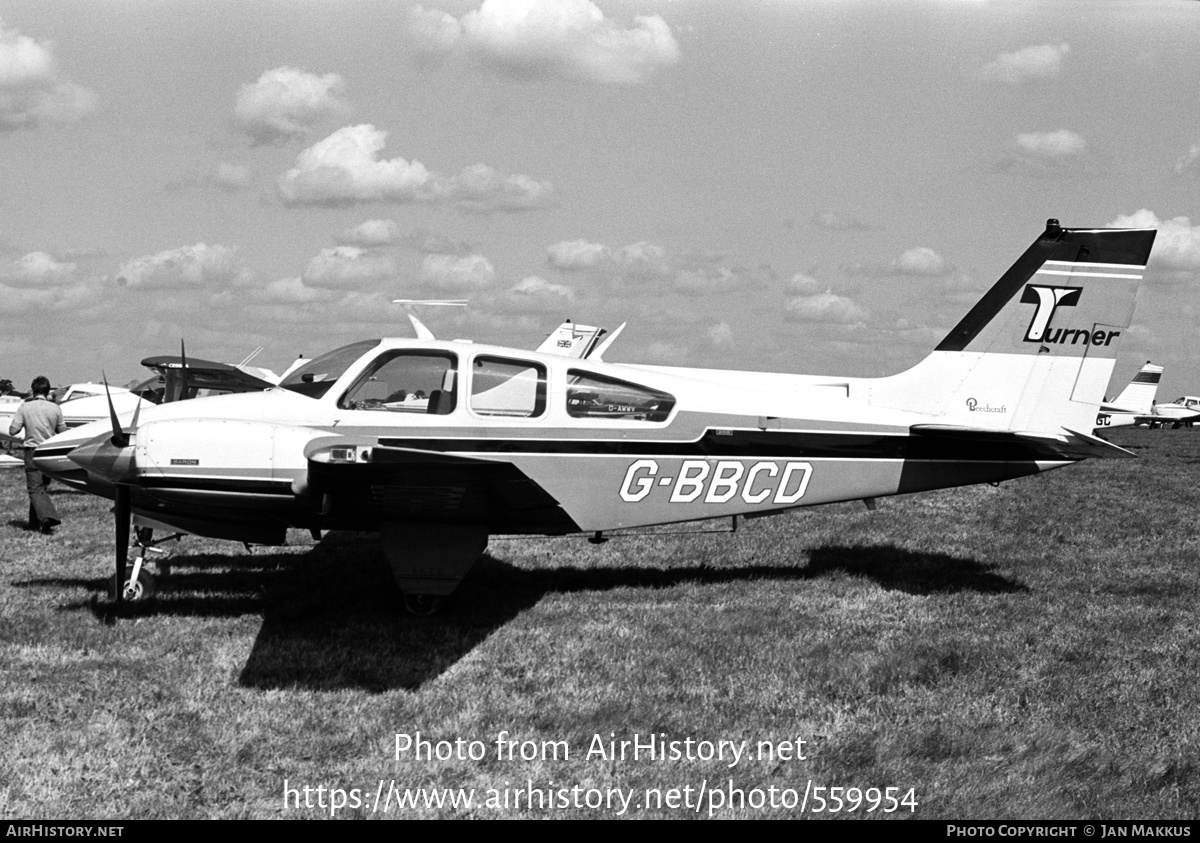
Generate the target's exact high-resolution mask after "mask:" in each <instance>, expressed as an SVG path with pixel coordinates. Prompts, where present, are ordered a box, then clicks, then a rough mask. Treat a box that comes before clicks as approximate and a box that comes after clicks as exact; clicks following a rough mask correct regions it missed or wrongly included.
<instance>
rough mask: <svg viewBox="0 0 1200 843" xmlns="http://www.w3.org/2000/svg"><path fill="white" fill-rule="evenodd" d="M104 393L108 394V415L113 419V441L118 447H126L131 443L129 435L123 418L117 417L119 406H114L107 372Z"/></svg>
mask: <svg viewBox="0 0 1200 843" xmlns="http://www.w3.org/2000/svg"><path fill="white" fill-rule="evenodd" d="M101 374H104V373H101ZM104 394H105V395H106V396H108V417H109V418H110V419H111V420H112V430H113V435H112V443H113V444H114V445H116V446H117V447H118V448H124V447H125V446H126V445H128V444H129V437H128V436H126V435H125V431H124V430H122V429H121V420H120V419H118V418H117V408H116V407H114V406H113V400H112V393H111V392H109V391H108V375H106V374H104Z"/></svg>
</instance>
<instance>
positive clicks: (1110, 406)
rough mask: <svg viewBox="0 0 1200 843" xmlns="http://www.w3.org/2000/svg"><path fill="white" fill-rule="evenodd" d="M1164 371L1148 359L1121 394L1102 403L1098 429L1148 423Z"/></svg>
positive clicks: (1097, 416) (1098, 417)
mask: <svg viewBox="0 0 1200 843" xmlns="http://www.w3.org/2000/svg"><path fill="white" fill-rule="evenodd" d="M1162 373H1163V367H1162V366H1155V365H1154V364H1153V363H1151V362H1150V361H1149V360H1147V361H1146V365H1144V366H1142V368H1141V369H1139V370H1138V373H1137V374H1136V375H1134V376H1133V380H1131V381H1130V382H1129V384H1128V386H1126V387H1125V389H1123V390H1121V394H1120V395H1118V396H1117V397H1116V398H1115V399H1113V400H1112V401H1111V402H1109V401H1106V402H1105V403H1104V404H1102V405H1100V412H1099V413H1098V414H1097V415H1096V430H1097V431H1100V430H1104V429H1106V428H1112V427H1128V426H1129V425H1134V424H1147V421H1145V417H1146V416H1149V415H1150V414H1151V413H1152V412H1154V397H1155V396H1156V395H1157V394H1158V382H1159V381H1160V380H1162Z"/></svg>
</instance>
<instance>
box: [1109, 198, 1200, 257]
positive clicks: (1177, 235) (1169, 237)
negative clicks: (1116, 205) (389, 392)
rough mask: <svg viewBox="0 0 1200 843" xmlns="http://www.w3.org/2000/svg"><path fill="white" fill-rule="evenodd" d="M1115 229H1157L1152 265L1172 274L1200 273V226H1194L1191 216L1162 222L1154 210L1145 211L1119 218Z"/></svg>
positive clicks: (1115, 221)
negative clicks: (1199, 271)
mask: <svg viewBox="0 0 1200 843" xmlns="http://www.w3.org/2000/svg"><path fill="white" fill-rule="evenodd" d="M1109 225H1110V226H1113V227H1115V228H1156V229H1158V234H1157V235H1156V236H1155V238H1154V248H1153V250H1152V251H1151V252H1150V263H1149V266H1152V267H1156V268H1158V269H1165V270H1168V271H1172V272H1196V271H1197V270H1200V225H1192V221H1191V219H1190V218H1189V217H1174V218H1173V219H1169V220H1163V219H1159V218H1158V215H1157V214H1155V213H1154V212H1153V211H1148V210H1146V209H1145V208H1143V209H1141V210H1140V211H1134V212H1133V213H1132V214H1129V215H1126V216H1119V217H1117V218H1116V219H1115V220H1113V221H1112V222H1111V223H1109Z"/></svg>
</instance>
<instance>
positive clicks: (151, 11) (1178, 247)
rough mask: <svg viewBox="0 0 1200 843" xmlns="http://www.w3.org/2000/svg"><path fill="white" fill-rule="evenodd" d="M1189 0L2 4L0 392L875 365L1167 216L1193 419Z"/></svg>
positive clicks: (1193, 139) (1198, 306)
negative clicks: (404, 354) (359, 345)
mask: <svg viewBox="0 0 1200 843" xmlns="http://www.w3.org/2000/svg"><path fill="white" fill-rule="evenodd" d="M1197 43H1200V2H1197V0H1082V2H1071V0H1040V1H1039V2H1033V1H1032V0H1031V1H1030V2H1016V1H1014V0H1009V1H1007V2H1006V1H1005V0H878V1H877V2H871V1H870V0H803V1H801V0H743V2H732V0H628V2H625V1H624V0H622V1H621V2H607V1H606V0H596V1H595V2H593V1H592V0H509V1H508V2H497V0H483V2H480V0H469V1H466V2H458V0H428V1H427V2H426V3H423V4H420V5H418V4H415V3H411V2H403V1H402V0H206V2H204V3H193V2H186V1H185V0H120V2H117V0H4V2H3V3H0V377H6V378H11V379H12V380H13V381H14V382H15V383H16V384H17V386H18V387H26V386H27V384H28V383H29V381H30V380H31V379H32V378H33V377H34V376H35V375H39V374H45V375H47V376H48V377H49V378H50V379H51V381H52V382H53V383H55V384H65V383H71V382H76V381H87V380H92V381H98V380H100V379H101V378H102V377H107V378H108V379H109V381H110V382H112V383H114V384H124V383H127V382H129V381H131V380H134V379H138V378H140V377H142V376H143V375H144V374H145V372H144V370H142V369H141V367H140V365H139V363H140V361H141V360H142V359H143V358H144V357H148V356H151V355H159V354H173V353H178V352H177V350H178V348H179V347H180V343H181V341H183V342H186V347H187V353H188V355H189V356H193V357H198V358H205V359H210V360H220V361H225V362H238V361H240V360H241V359H243V358H244V357H245V356H246V355H248V354H249V353H250V352H251V351H253V350H254V349H255V348H256V347H259V346H262V347H263V351H262V352H261V353H260V354H259V355H258V356H257V357H256V358H255V360H254V364H255V365H259V366H266V367H269V368H273V369H275V370H276V371H282V370H283V369H284V368H286V367H287V366H288V365H289V363H290V362H291V361H292V360H294V359H295V358H296V357H297V356H298V355H301V354H303V355H305V356H309V357H311V356H314V355H316V354H320V353H322V352H324V351H328V350H330V349H333V348H335V347H337V346H340V345H344V344H346V343H349V342H353V341H355V340H358V339H365V338H371V337H382V336H412V335H413V332H412V328H411V326H410V325H409V323H408V319H407V317H406V314H405V311H404V309H403V307H402V306H401V305H397V304H393V303H392V301H393V299H397V298H409V299H421V298H451V299H466V300H468V302H469V305H468V306H467V307H466V308H463V309H449V308H432V307H427V308H421V309H420V310H419V311H418V315H419V317H420V318H421V320H422V321H423V322H424V323H425V324H426V325H428V326H429V328H430V329H431V330H432V331H433V332H434V333H435V334H436V335H437V336H438V337H439V338H460V337H461V338H468V339H473V340H476V341H478V342H495V343H500V344H504V345H512V346H516V347H521V348H530V349H532V348H535V347H536V346H537V345H538V344H539V343H540V342H541V341H542V340H543V339H544V338H545V337H546V335H548V334H549V333H550V332H551V331H552V330H553V329H554V328H555V327H556V326H557V325H558V324H559V323H560V322H562V321H563V320H565V319H568V318H569V319H572V320H574V321H576V322H580V323H583V324H589V325H598V326H604V327H607V328H609V329H614V328H616V327H617V326H618V325H619V324H621V323H622V322H627V323H628V327H627V328H626V329H625V330H624V332H623V333H622V334H621V336H620V337H619V338H618V339H617V340H616V342H615V343H614V344H613V346H612V347H611V349H610V350H609V351H608V352H607V353H606V355H605V359H607V360H609V361H611V362H618V363H620V362H628V363H657V364H666V365H686V366H706V367H719V368H732V369H757V370H768V371H791V372H799V373H805V374H828V375H842V376H880V375H887V374H892V373H895V372H898V371H901V370H903V369H905V368H907V367H909V366H911V365H913V364H915V363H916V362H917V361H919V360H920V359H921V358H922V357H924V356H925V355H926V354H928V353H929V352H930V351H931V350H932V349H933V347H934V346H935V345H936V344H937V343H938V342H939V341H940V340H941V338H942V337H943V336H944V335H945V334H946V333H947V332H948V331H949V330H950V329H951V328H952V327H953V326H954V324H955V323H956V322H957V321H958V320H959V319H960V318H961V317H962V316H963V315H964V314H965V313H966V311H967V310H968V309H969V308H970V306H971V305H972V304H973V303H974V301H975V300H976V299H977V298H978V297H980V296H981V295H982V294H983V292H984V291H986V290H987V289H988V287H990V286H991V284H992V283H993V282H994V281H995V280H996V279H998V278H999V277H1000V275H1001V274H1003V272H1004V271H1005V270H1006V269H1007V268H1008V267H1009V266H1010V265H1011V264H1012V263H1013V261H1014V260H1016V258H1017V257H1018V256H1019V255H1020V254H1021V253H1022V252H1023V251H1024V250H1025V249H1026V248H1027V247H1028V246H1029V244H1030V243H1032V242H1033V241H1034V239H1036V237H1037V236H1038V235H1039V234H1040V233H1041V232H1042V230H1043V229H1044V227H1045V223H1046V220H1047V219H1048V218H1051V217H1053V218H1056V219H1058V220H1060V221H1061V223H1062V224H1063V225H1064V226H1067V227H1085V228H1091V227H1101V226H1133V227H1145V226H1152V227H1155V228H1158V229H1159V234H1158V238H1157V240H1156V243H1155V248H1154V251H1153V253H1152V255H1151V259H1150V264H1149V268H1148V272H1147V275H1146V279H1145V283H1144V286H1143V288H1142V290H1141V292H1140V293H1139V299H1138V309H1137V312H1136V313H1135V316H1134V324H1133V326H1132V327H1131V329H1130V330H1129V332H1128V335H1127V338H1126V342H1125V344H1124V346H1123V347H1122V349H1121V351H1120V355H1119V357H1118V360H1117V367H1116V370H1115V372H1114V376H1113V382H1112V385H1111V386H1110V390H1109V391H1110V393H1116V392H1119V391H1120V389H1121V388H1122V387H1123V386H1124V384H1125V383H1126V382H1127V381H1128V380H1129V379H1130V378H1131V377H1132V376H1133V374H1134V373H1135V372H1136V371H1137V369H1138V368H1139V367H1140V366H1141V364H1142V363H1144V362H1145V361H1147V360H1152V361H1153V362H1155V363H1158V364H1160V365H1163V366H1164V367H1165V372H1164V374H1163V381H1162V385H1161V388H1160V392H1159V396H1158V397H1159V400H1160V401H1163V400H1170V399H1172V398H1175V397H1177V396H1178V395H1181V394H1184V393H1190V394H1200V365H1198V363H1200V343H1198V342H1197V340H1196V333H1197V325H1198V324H1200V319H1198V317H1200V51H1198V50H1197V48H1196V44H1197Z"/></svg>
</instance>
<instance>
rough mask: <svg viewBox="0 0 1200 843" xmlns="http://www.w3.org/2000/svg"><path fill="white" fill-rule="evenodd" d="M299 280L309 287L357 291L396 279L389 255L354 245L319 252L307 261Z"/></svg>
mask: <svg viewBox="0 0 1200 843" xmlns="http://www.w3.org/2000/svg"><path fill="white" fill-rule="evenodd" d="M302 277H303V281H304V283H305V284H307V285H308V286H310V287H332V288H339V289H346V288H350V289H361V288H362V287H364V286H370V285H373V284H375V283H376V282H377V281H380V280H386V279H392V278H395V277H396V264H395V262H394V261H393V259H392V257H391V255H387V254H381V253H379V252H373V251H370V250H368V249H363V248H360V247H358V246H338V247H336V248H333V249H322V250H321V252H320V253H319V254H318V255H317V256H316V257H314V258H313V259H312V260H310V261H309V262H308V266H307V267H305V269H304V275H303V276H302Z"/></svg>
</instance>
